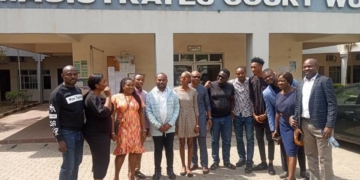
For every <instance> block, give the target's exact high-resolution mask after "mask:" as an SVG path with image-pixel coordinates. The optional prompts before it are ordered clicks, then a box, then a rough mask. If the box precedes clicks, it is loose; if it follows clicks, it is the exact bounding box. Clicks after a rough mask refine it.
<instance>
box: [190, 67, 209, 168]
mask: <svg viewBox="0 0 360 180" xmlns="http://www.w3.org/2000/svg"><path fill="white" fill-rule="evenodd" d="M200 77H201V75H200V73H199V72H198V71H193V72H192V73H191V83H190V85H189V86H190V87H192V88H194V89H196V91H197V93H198V98H197V99H198V106H199V125H200V133H199V136H198V137H195V139H194V152H193V157H192V165H191V170H195V169H197V168H198V167H199V166H198V155H197V149H198V144H199V148H200V160H201V163H200V164H201V167H202V170H203V174H208V173H209V168H208V154H207V147H206V134H207V129H210V128H211V126H212V121H211V109H210V101H209V95H208V92H207V89H206V88H205V87H204V86H203V85H201V84H200Z"/></svg>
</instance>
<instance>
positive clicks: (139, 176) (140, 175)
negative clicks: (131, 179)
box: [135, 170, 146, 179]
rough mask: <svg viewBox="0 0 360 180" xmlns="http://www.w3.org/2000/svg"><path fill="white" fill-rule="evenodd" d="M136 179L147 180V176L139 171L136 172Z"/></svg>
mask: <svg viewBox="0 0 360 180" xmlns="http://www.w3.org/2000/svg"><path fill="white" fill-rule="evenodd" d="M135 177H136V178H138V179H146V176H145V175H144V174H143V173H141V172H140V171H139V170H137V171H135Z"/></svg>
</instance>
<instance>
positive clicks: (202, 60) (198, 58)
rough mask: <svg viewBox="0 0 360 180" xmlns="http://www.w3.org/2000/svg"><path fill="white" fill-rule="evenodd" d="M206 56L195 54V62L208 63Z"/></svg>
mask: <svg viewBox="0 0 360 180" xmlns="http://www.w3.org/2000/svg"><path fill="white" fill-rule="evenodd" d="M208 58H209V56H208V54H195V60H196V61H197V62H206V61H208Z"/></svg>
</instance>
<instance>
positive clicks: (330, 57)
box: [326, 54, 337, 61]
mask: <svg viewBox="0 0 360 180" xmlns="http://www.w3.org/2000/svg"><path fill="white" fill-rule="evenodd" d="M336 59H337V57H336V56H334V55H332V54H328V55H326V61H336Z"/></svg>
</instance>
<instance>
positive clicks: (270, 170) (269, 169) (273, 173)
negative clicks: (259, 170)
mask: <svg viewBox="0 0 360 180" xmlns="http://www.w3.org/2000/svg"><path fill="white" fill-rule="evenodd" d="M268 171H269V174H270V175H275V174H276V171H275V169H274V166H273V165H272V164H269V168H268Z"/></svg>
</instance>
